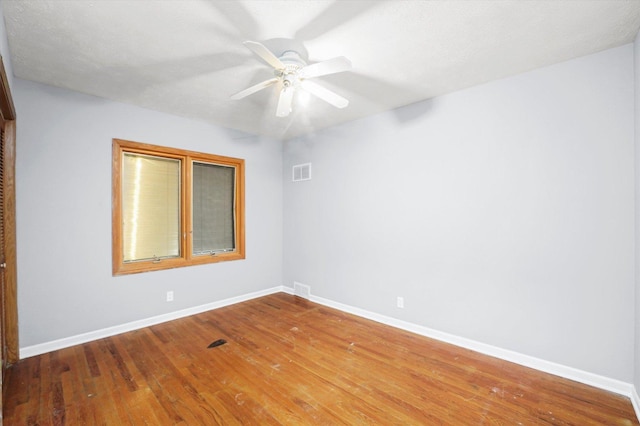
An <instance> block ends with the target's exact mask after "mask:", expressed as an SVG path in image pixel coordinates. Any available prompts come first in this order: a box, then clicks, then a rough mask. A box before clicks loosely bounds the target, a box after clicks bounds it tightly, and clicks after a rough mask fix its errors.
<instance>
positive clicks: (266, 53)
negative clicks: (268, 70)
mask: <svg viewBox="0 0 640 426" xmlns="http://www.w3.org/2000/svg"><path fill="white" fill-rule="evenodd" d="M243 44H244V45H245V46H247V48H248V49H249V50H251V51H252V52H253V53H255V54H256V55H258V56H260V57H261V58H262V59H263V60H264V61H265V62H266V63H268V64H269V65H271V66H272V67H274V68H275V69H277V70H279V69H282V68H284V64H283V63H282V62H280V59H278V57H277V56H276V55H274V54H273V53H272V52H271V51H270V50H269V49H267V48H266V47H265V46H264V45H262V44H260V43H258V42H257V41H245V42H244V43H243Z"/></svg>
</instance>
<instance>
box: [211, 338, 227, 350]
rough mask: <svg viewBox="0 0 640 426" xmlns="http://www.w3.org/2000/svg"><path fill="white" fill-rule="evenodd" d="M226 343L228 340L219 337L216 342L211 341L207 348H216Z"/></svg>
mask: <svg viewBox="0 0 640 426" xmlns="http://www.w3.org/2000/svg"><path fill="white" fill-rule="evenodd" d="M225 343H227V341H226V340H224V339H218V340H216V341H215V342H213V343H211V344H210V345H209V346H207V349H209V348H215V347H218V346H221V345H224V344H225Z"/></svg>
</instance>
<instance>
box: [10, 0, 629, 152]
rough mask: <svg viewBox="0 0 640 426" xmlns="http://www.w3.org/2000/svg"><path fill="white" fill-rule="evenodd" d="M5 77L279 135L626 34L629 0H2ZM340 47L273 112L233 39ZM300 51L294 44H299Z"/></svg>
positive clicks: (617, 40) (259, 68)
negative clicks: (336, 65) (315, 87)
mask: <svg viewBox="0 0 640 426" xmlns="http://www.w3.org/2000/svg"><path fill="white" fill-rule="evenodd" d="M2 8H3V11H4V15H5V20H6V27H7V32H8V37H9V46H10V50H11V60H12V64H13V70H14V73H15V75H16V76H17V77H20V78H23V79H27V80H34V81H38V82H42V83H46V84H50V85H53V86H59V87H64V88H67V89H71V90H75V91H79V92H83V93H88V94H91V95H96V96H100V97H104V98H109V99H113V100H117V101H122V102H126V103H131V104H135V105H139V106H142V107H146V108H150V109H154V110H158V111H164V112H168V113H172V114H176V115H181V116H186V117H192V118H195V119H199V120H205V121H208V122H212V123H215V124H217V125H220V126H224V127H228V128H232V129H237V130H241V131H243V132H247V133H250V134H257V135H266V136H270V137H275V138H279V139H288V138H291V137H295V136H299V135H302V134H308V133H313V132H315V131H318V130H320V129H322V128H325V127H328V126H332V125H335V124H338V123H341V122H345V121H349V120H354V119H357V118H361V117H364V116H367V115H371V114H375V113H378V112H380V111H384V110H390V109H393V108H397V107H400V106H403V105H408V104H411V103H414V102H418V101H421V100H424V99H428V98H431V97H434V96H438V95H442V94H445V93H449V92H452V91H455V90H459V89H462V88H466V87H469V86H473V85H476V84H480V83H484V82H487V81H490V80H495V79H499V78H502V77H506V76H509V75H513V74H517V73H521V72H524V71H528V70H531V69H534V68H537V67H541V66H545V65H549V64H553V63H557V62H561V61H565V60H568V59H571V58H575V57H579V56H583V55H587V54H590V53H594V52H597V51H600V50H603V49H607V48H611V47H615V46H619V45H622V44H625V43H629V42H632V41H633V39H634V37H635V35H636V33H637V32H638V28H639V27H640V0H578V1H563V0H530V1H524V0H488V1H482V0H480V1H473V0H467V1H439V0H431V1H408V0H404V1H397V0H396V1H393V0H389V1H362V0H360V1H328V0H318V1H304V0H278V1H267V0H253V1H220V0H2ZM245 40H253V41H259V42H263V43H264V44H266V45H267V46H268V47H271V48H273V49H274V50H278V49H284V48H294V49H297V50H302V49H306V53H308V59H309V62H316V61H322V60H326V59H329V58H332V57H335V56H346V57H347V58H349V59H350V60H351V62H352V63H353V70H352V71H350V72H344V73H340V74H335V75H330V76H326V77H320V78H318V79H317V80H316V81H317V82H319V83H320V84H322V85H324V86H325V87H327V88H330V89H331V90H333V91H335V92H337V93H339V94H340V95H342V96H344V97H346V98H348V99H349V100H350V104H349V106H348V107H347V108H345V109H336V108H334V107H332V106H330V105H328V104H326V103H324V102H323V101H321V100H319V99H317V98H313V99H311V100H310V102H309V103H308V104H307V105H306V106H305V107H302V106H300V105H296V104H294V112H293V113H292V114H291V115H290V116H289V117H285V118H278V117H276V116H275V105H276V101H277V95H276V88H275V87H271V88H269V89H267V90H264V91H261V92H258V93H256V94H254V95H251V96H250V97H247V98H245V99H242V100H238V101H232V100H230V99H229V96H231V95H232V94H233V93H235V92H238V91H240V90H242V89H244V88H246V87H248V86H250V85H252V84H255V83H257V82H260V81H262V80H266V79H268V78H271V77H272V76H273V72H272V70H271V69H270V68H269V66H267V65H266V64H264V63H263V62H262V61H261V60H260V59H259V58H257V57H256V56H255V55H253V54H252V53H251V52H250V51H249V50H247V49H246V48H245V47H244V46H243V45H242V42H243V41H245ZM302 53H305V52H302Z"/></svg>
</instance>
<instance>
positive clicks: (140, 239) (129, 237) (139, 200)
mask: <svg viewBox="0 0 640 426" xmlns="http://www.w3.org/2000/svg"><path fill="white" fill-rule="evenodd" d="M112 232H113V236H112V237H113V274H114V275H120V274H130V273H137V272H146V271H155V270H159V269H169V268H177V267H181V266H189V265H199V264H203V263H212V262H220V261H225V260H236V259H244V257H245V256H244V160H241V159H238V158H230V157H222V156H218V155H212V154H203V153H199V152H191V151H184V150H180V149H174V148H165V147H161V146H154V145H148V144H142V143H137V142H130V141H123V140H119V139H114V140H113V231H112Z"/></svg>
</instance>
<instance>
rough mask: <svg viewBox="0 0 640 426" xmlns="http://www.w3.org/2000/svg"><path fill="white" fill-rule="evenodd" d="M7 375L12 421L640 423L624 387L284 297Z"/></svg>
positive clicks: (51, 357) (53, 357) (49, 357)
mask: <svg viewBox="0 0 640 426" xmlns="http://www.w3.org/2000/svg"><path fill="white" fill-rule="evenodd" d="M218 339H224V340H226V342H227V343H226V344H223V345H221V346H217V347H214V348H210V349H209V348H207V346H208V345H209V344H210V343H212V342H213V341H215V340H218ZM7 380H8V393H7V399H6V403H5V407H4V408H5V417H4V422H5V423H4V424H5V425H36V424H38V425H62V424H66V425H94V424H98V425H102V424H105V425H128V424H132V425H145V424H148V425H173V424H183V425H214V424H242V425H250V424H267V425H269V424H293V425H301V424H314V425H316V424H320V425H334V424H349V425H352V424H383V425H392V424H393V425H409V424H427V425H440V424H452V425H478V424H490V425H502V424H504V425H515V424H524V425H532V424H545V425H546V424H554V425H568V424H571V425H590V424H593V425H634V424H635V425H637V424H638V420H637V419H636V417H635V414H634V411H633V408H632V406H631V403H630V401H629V400H628V399H627V398H625V397H622V396H620V395H616V394H613V393H609V392H606V391H603V390H599V389H596V388H592V387H590V386H586V385H583V384H580V383H576V382H572V381H570V380H566V379H562V378H559V377H556V376H552V375H549V374H545V373H541V372H538V371H535V370H532V369H529V368H526V367H522V366H518V365H515V364H511V363H509V362H506V361H501V360H498V359H495V358H491V357H488V356H485V355H481V354H478V353H476V352H472V351H469V350H466V349H461V348H458V347H455V346H451V345H448V344H445V343H441V342H438V341H434V340H431V339H428V338H424V337H421V336H417V335H414V334H411V333H408V332H404V331H401V330H397V329H394V328H391V327H388V326H385V325H381V324H378V323H375V322H372V321H368V320H365V319H362V318H358V317H355V316H352V315H349V314H345V313H342V312H339V311H335V310H332V309H329V308H326V307H323V306H321V305H316V304H313V303H311V302H309V301H307V300H305V299H301V298H297V297H295V296H290V295H287V294H282V293H280V294H275V295H270V296H266V297H262V298H260V299H255V300H251V301H248V302H244V303H241V304H237V305H234V306H229V307H225V308H221V309H217V310H214V311H210V312H206V313H203V314H199V315H194V316H192V317H188V318H184V319H180V320H176V321H172V322H169V323H164V324H160V325H156V326H152V327H148V328H145V329H141V330H138V331H133V332H129V333H125V334H121V335H118V336H114V337H110V338H105V339H101V340H98V341H94V342H90V343H87V344H84V345H80V346H75V347H72V348H67V349H63V350H59V351H55V352H51V353H48V354H44V355H41V356H37V357H32V358H27V359H25V360H22V361H20V362H19V363H18V364H16V365H15V366H13V367H12V368H11V369H10V370H9V373H8V377H7Z"/></svg>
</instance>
